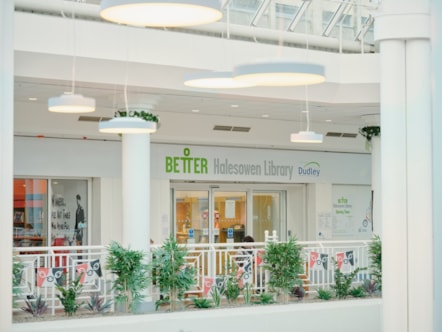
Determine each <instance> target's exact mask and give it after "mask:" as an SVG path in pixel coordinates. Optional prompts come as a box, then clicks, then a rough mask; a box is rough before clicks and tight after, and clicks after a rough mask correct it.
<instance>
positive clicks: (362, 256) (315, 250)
mask: <svg viewBox="0 0 442 332" xmlns="http://www.w3.org/2000/svg"><path fill="white" fill-rule="evenodd" d="M369 243H370V241H338V242H337V241H330V242H299V244H300V245H302V246H303V258H304V259H305V270H304V272H303V274H302V275H300V277H301V279H302V280H303V283H304V285H303V287H304V289H305V290H306V293H307V294H309V293H311V294H314V293H316V290H317V289H318V288H328V287H330V285H333V284H334V266H333V263H332V262H333V260H332V258H333V259H335V260H337V261H339V263H340V264H342V266H341V271H343V272H351V271H354V269H356V268H358V267H360V268H365V267H368V266H369V256H368V246H369ZM250 245H251V243H213V244H187V245H186V248H187V250H188V253H187V256H186V260H187V262H188V264H190V265H192V266H193V267H194V268H195V271H196V276H195V278H196V285H195V286H194V287H193V288H192V289H191V290H190V291H188V292H187V293H188V294H187V295H188V296H200V297H205V296H207V294H208V290H209V289H210V287H211V285H213V283H218V282H220V280H223V278H224V275H226V274H227V273H226V272H227V269H228V267H232V266H235V267H236V269H237V270H240V271H242V279H243V283H244V284H245V283H249V284H250V285H251V288H252V290H253V291H254V292H255V293H259V292H262V291H265V290H266V285H265V280H266V279H267V278H268V277H269V276H268V275H266V273H267V271H265V268H264V264H265V263H264V261H263V260H262V255H263V253H264V250H265V242H254V243H253V244H252V245H253V248H250ZM156 247H158V245H153V246H152V247H151V249H155V248H156ZM13 250H14V257H15V258H14V259H15V260H16V261H20V262H21V263H22V264H23V272H22V274H21V275H20V276H16V277H19V278H20V279H21V282H20V286H18V287H17V288H18V290H19V295H17V296H16V297H15V302H16V303H17V305H18V307H22V306H23V302H24V301H25V300H26V299H27V298H36V297H37V296H39V295H41V296H42V298H43V299H44V300H45V301H46V302H47V303H48V306H49V308H50V310H51V312H52V314H55V312H56V310H57V309H62V308H63V306H62V305H61V303H60V301H59V300H58V298H57V296H56V294H57V293H58V291H57V290H56V288H55V285H54V281H56V279H57V278H60V277H62V276H63V278H64V282H65V284H68V283H71V282H72V281H73V280H75V278H76V277H78V276H79V273H80V272H82V271H83V272H85V273H84V276H83V278H84V280H82V283H83V291H82V293H81V296H80V298H79V300H80V301H84V302H85V303H87V302H88V300H89V297H90V295H92V294H93V293H98V294H99V295H100V297H103V298H105V300H106V301H107V300H112V299H113V292H112V281H113V278H114V276H113V274H112V273H111V272H110V271H108V270H107V269H106V268H105V265H106V257H107V254H108V253H107V249H106V247H105V246H81V247H69V246H68V247H26V248H14V249H13ZM369 278H370V276H369V271H368V270H363V271H361V272H359V273H358V274H357V276H356V278H355V283H358V282H362V281H363V280H364V279H369ZM150 292H151V295H152V298H153V299H154V300H156V299H158V298H159V291H158V289H156V287H151V288H150Z"/></svg>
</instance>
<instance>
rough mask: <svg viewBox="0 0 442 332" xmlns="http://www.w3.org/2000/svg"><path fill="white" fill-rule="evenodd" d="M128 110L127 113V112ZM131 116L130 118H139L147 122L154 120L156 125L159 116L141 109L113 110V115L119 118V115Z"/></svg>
mask: <svg viewBox="0 0 442 332" xmlns="http://www.w3.org/2000/svg"><path fill="white" fill-rule="evenodd" d="M128 112H129V114H128ZM127 116H129V117H132V118H140V119H143V120H144V121H147V122H155V123H157V126H158V124H159V122H160V118H159V117H158V115H156V114H153V113H150V112H146V111H145V110H143V109H129V111H127V110H126V109H124V110H118V111H116V112H115V114H114V117H116V118H119V117H127Z"/></svg>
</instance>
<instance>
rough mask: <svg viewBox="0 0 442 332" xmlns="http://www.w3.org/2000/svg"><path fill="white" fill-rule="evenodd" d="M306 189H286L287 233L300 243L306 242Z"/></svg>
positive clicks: (302, 187)
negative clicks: (289, 232)
mask: <svg viewBox="0 0 442 332" xmlns="http://www.w3.org/2000/svg"><path fill="white" fill-rule="evenodd" d="M305 206H306V187H305V186H304V185H300V186H295V187H288V188H287V231H291V234H292V235H293V236H296V238H297V239H298V240H300V241H307V228H308V227H307V218H306V216H307V213H306V211H305V208H304V207H305Z"/></svg>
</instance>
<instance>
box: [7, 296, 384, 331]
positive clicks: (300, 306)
mask: <svg viewBox="0 0 442 332" xmlns="http://www.w3.org/2000/svg"><path fill="white" fill-rule="evenodd" d="M380 309H381V300H380V299H364V300H345V301H331V302H327V303H325V302H318V303H296V304H289V305H266V306H258V305H256V306H252V307H247V308H230V309H229V308H222V309H213V310H206V309H202V310H193V311H184V312H174V313H157V314H147V315H131V316H117V317H108V318H101V317H99V318H88V319H71V320H68V321H67V320H61V321H45V322H38V323H22V324H14V326H13V329H12V331H13V332H28V331H29V332H31V331H32V332H34V331H45V332H59V331H65V332H70V331H72V332H74V331H75V332H76V331H83V330H84V331H86V330H93V331H94V332H120V331H123V330H124V331H131V332H144V331H150V332H166V331H167V332H172V331H173V332H178V331H185V332H207V331H210V332H226V331H231V332H242V331H253V332H269V331H278V332H293V331H302V332H324V331H331V332H354V331H358V332H380V331H381V324H380V311H381V310H380Z"/></svg>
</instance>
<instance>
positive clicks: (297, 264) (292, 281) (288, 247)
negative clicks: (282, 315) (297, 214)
mask: <svg viewBox="0 0 442 332" xmlns="http://www.w3.org/2000/svg"><path fill="white" fill-rule="evenodd" d="M301 254H302V246H301V245H299V244H298V243H297V239H296V238H295V237H291V238H290V239H289V240H288V241H287V242H279V243H277V242H270V243H269V244H268V245H267V247H266V249H265V253H264V262H266V264H265V265H264V268H265V269H267V270H269V271H270V280H269V281H268V285H269V286H270V287H273V288H275V289H276V290H277V291H278V293H282V294H283V303H287V302H288V296H289V293H290V292H291V291H292V289H293V287H295V286H302V281H301V279H300V278H299V274H301V273H303V271H304V264H305V263H304V260H303V258H302V257H301Z"/></svg>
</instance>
